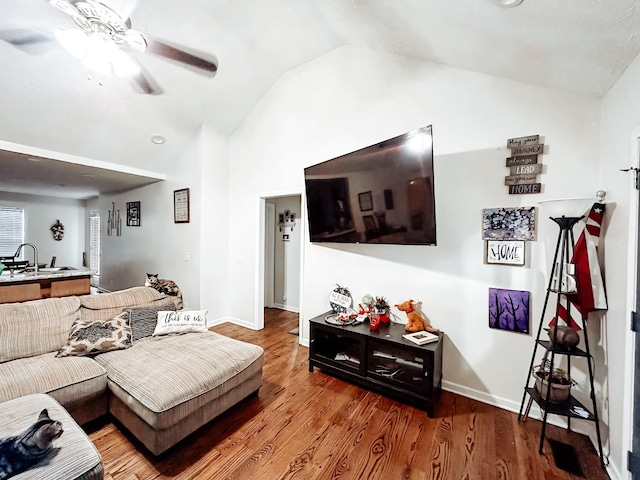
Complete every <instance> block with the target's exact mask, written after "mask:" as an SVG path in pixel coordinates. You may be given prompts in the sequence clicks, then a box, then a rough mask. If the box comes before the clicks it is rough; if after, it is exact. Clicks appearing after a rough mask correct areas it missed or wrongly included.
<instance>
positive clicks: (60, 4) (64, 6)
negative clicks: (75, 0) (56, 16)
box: [49, 0, 87, 23]
mask: <svg viewBox="0 0 640 480" xmlns="http://www.w3.org/2000/svg"><path fill="white" fill-rule="evenodd" d="M49 3H50V4H51V5H53V6H54V7H56V8H58V9H60V10H62V11H63V12H64V13H66V14H67V15H70V16H71V17H72V18H73V19H74V20H75V21H76V22H80V23H86V21H87V17H85V16H84V15H83V14H82V13H81V12H80V11H79V10H78V9H77V8H76V6H75V5H73V4H72V3H71V2H69V1H67V0H49Z"/></svg>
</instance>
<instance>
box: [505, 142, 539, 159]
mask: <svg viewBox="0 0 640 480" xmlns="http://www.w3.org/2000/svg"><path fill="white" fill-rule="evenodd" d="M543 150H544V144H541V145H527V146H525V147H513V148H512V149H511V155H512V156H513V157H519V156H521V155H538V154H539V153H543Z"/></svg>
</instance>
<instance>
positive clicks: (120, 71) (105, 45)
mask: <svg viewBox="0 0 640 480" xmlns="http://www.w3.org/2000/svg"><path fill="white" fill-rule="evenodd" d="M55 36H56V39H57V40H58V42H60V45H62V47H63V48H64V49H65V50H66V51H67V52H69V54H71V55H72V56H73V57H75V58H77V59H78V60H80V62H82V64H83V65H84V66H85V67H87V68H88V69H90V70H92V71H95V72H99V73H102V74H103V75H111V76H117V77H126V76H130V75H135V74H136V73H138V72H139V71H140V68H139V67H138V65H137V64H136V63H135V62H134V61H133V60H131V58H129V56H128V55H127V54H126V53H125V52H123V51H122V50H120V48H118V46H117V45H116V44H115V43H113V42H111V41H109V40H107V39H103V38H102V37H100V36H99V35H87V34H85V33H84V32H83V31H81V30H76V29H72V30H56V32H55Z"/></svg>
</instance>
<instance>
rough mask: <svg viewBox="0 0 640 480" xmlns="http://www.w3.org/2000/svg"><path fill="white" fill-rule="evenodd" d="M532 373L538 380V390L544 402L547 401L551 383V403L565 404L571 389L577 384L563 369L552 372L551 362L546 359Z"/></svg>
mask: <svg viewBox="0 0 640 480" xmlns="http://www.w3.org/2000/svg"><path fill="white" fill-rule="evenodd" d="M532 373H533V377H534V378H535V380H536V390H537V391H538V392H539V393H540V396H541V397H542V398H543V399H544V400H547V391H548V389H549V383H550V384H551V391H550V392H549V398H548V400H549V402H551V403H564V402H566V401H567V400H568V399H569V394H570V392H571V387H572V386H573V385H575V382H574V381H573V380H572V379H571V377H570V376H569V374H568V373H567V372H566V371H565V370H563V369H562V368H554V369H553V370H552V369H551V362H550V361H549V360H547V359H544V360H543V361H542V363H541V364H540V365H538V366H537V367H534V370H533V372H532Z"/></svg>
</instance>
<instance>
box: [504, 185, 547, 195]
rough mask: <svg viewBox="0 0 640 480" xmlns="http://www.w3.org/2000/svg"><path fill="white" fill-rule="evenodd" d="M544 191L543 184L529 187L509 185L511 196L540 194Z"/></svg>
mask: <svg viewBox="0 0 640 480" xmlns="http://www.w3.org/2000/svg"><path fill="white" fill-rule="evenodd" d="M541 191H542V184H541V183H531V184H529V185H521V184H520V185H509V195H513V194H519V195H522V194H525V193H540V192H541Z"/></svg>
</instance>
